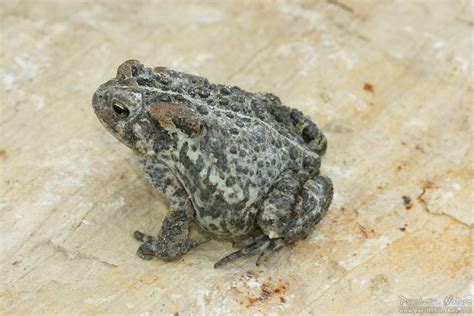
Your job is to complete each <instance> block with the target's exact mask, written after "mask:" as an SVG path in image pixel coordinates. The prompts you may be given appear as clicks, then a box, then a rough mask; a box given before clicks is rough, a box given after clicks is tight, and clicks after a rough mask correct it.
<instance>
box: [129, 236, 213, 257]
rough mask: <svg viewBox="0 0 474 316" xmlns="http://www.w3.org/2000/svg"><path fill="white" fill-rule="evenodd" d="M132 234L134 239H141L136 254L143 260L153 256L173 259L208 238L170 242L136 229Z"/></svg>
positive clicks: (206, 240)
mask: <svg viewBox="0 0 474 316" xmlns="http://www.w3.org/2000/svg"><path fill="white" fill-rule="evenodd" d="M133 235H134V237H135V239H137V240H139V241H143V243H142V244H141V246H140V247H139V248H138V250H137V255H138V256H139V257H140V258H142V259H143V260H151V259H153V257H158V258H161V259H162V260H164V261H173V260H176V259H178V258H179V257H181V256H182V255H184V254H185V253H187V252H188V251H189V250H191V249H193V248H195V247H197V246H199V245H201V244H203V243H206V242H208V241H209V239H208V238H206V239H202V240H192V239H186V240H184V241H181V240H180V241H176V240H175V241H174V242H172V241H171V240H167V239H165V238H158V239H157V238H155V237H153V236H150V235H146V234H143V233H142V232H139V231H136V232H135V233H134V234H133Z"/></svg>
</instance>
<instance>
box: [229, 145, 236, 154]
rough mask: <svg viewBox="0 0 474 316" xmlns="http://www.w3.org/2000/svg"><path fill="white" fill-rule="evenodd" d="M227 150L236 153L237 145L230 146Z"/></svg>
mask: <svg viewBox="0 0 474 316" xmlns="http://www.w3.org/2000/svg"><path fill="white" fill-rule="evenodd" d="M229 152H230V153H232V154H236V153H237V147H235V146H234V145H232V146H230V148H229Z"/></svg>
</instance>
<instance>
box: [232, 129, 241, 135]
mask: <svg viewBox="0 0 474 316" xmlns="http://www.w3.org/2000/svg"><path fill="white" fill-rule="evenodd" d="M230 133H231V134H234V135H239V130H238V129H236V128H231V129H230Z"/></svg>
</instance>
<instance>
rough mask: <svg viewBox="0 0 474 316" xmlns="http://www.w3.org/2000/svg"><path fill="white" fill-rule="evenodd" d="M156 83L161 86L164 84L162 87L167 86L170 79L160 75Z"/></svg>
mask: <svg viewBox="0 0 474 316" xmlns="http://www.w3.org/2000/svg"><path fill="white" fill-rule="evenodd" d="M158 81H159V82H160V83H161V84H164V85H168V84H170V83H171V79H170V78H169V77H168V76H166V75H160V76H159V77H158Z"/></svg>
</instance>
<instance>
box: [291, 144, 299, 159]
mask: <svg viewBox="0 0 474 316" xmlns="http://www.w3.org/2000/svg"><path fill="white" fill-rule="evenodd" d="M290 158H291V159H296V158H298V149H296V147H294V146H291V148H290Z"/></svg>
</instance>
